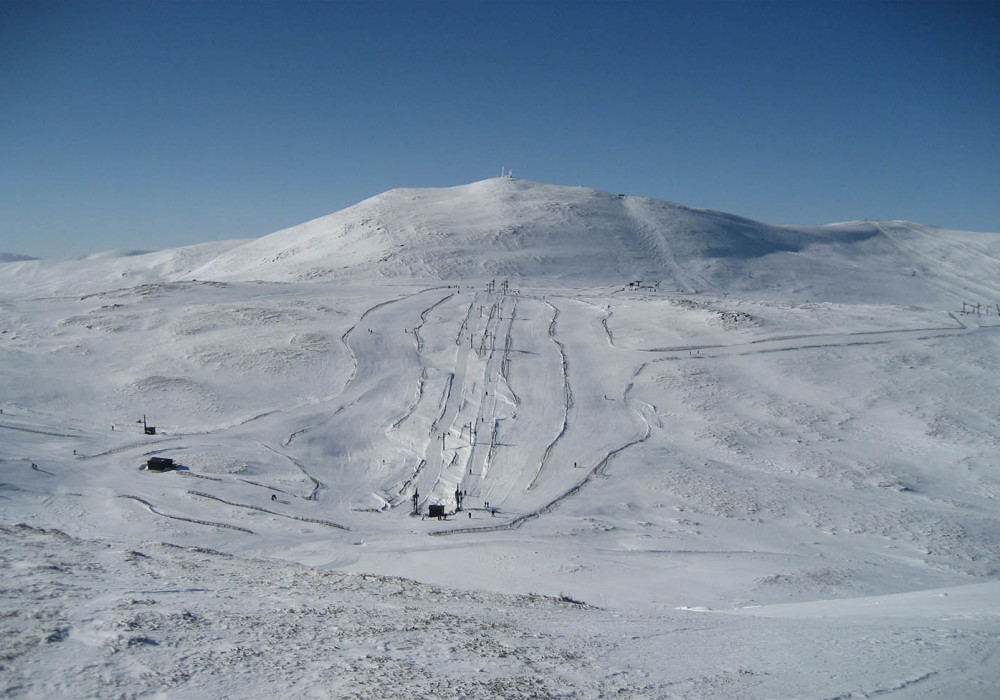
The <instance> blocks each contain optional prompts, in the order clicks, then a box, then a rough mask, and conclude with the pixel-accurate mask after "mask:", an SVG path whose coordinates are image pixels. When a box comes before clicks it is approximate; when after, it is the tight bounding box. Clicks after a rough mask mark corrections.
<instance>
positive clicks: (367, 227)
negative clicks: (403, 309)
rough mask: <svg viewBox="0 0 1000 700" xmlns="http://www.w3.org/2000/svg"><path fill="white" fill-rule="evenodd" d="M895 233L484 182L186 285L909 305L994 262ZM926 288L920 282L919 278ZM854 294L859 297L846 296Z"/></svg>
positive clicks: (996, 250) (316, 228) (306, 230)
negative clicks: (514, 287)
mask: <svg viewBox="0 0 1000 700" xmlns="http://www.w3.org/2000/svg"><path fill="white" fill-rule="evenodd" d="M971 240H972V238H970V236H969V235H968V234H963V233H960V232H955V231H943V230H940V229H936V228H933V227H929V226H923V225H920V224H911V223H908V222H898V221H897V222H891V223H876V222H853V223H843V224H835V225H829V226H819V227H802V226H774V225H769V224H763V223H759V222H756V221H752V220H750V219H745V218H741V217H738V216H733V215H730V214H724V213H720V212H715V211H708V210H701V209H693V208H690V207H685V206H681V205H678V204H671V203H669V202H664V201H660V200H655V199H648V198H642V197H631V196H625V195H616V194H611V193H608V192H602V191H599V190H593V189H588V188H584V187H565V186H558V185H548V184H541V183H537V182H531V181H527V180H516V179H513V178H493V179H489V180H483V181H481V182H475V183H472V184H469V185H462V186H458V187H449V188H437V189H397V190H392V191H389V192H386V193H384V194H381V195H378V196H376V197H372V198H371V199H368V200H366V201H364V202H361V203H359V204H357V205H355V206H352V207H349V208H347V209H344V210H342V211H339V212H336V213H334V214H330V215H328V216H324V217H321V218H319V219H315V220H313V221H309V222H307V223H304V224H301V225H299V226H294V227H292V228H289V229H285V230H282V231H278V232H276V233H273V234H271V235H268V236H265V237H263V238H260V239H257V240H253V241H250V242H248V243H245V244H244V245H241V246H237V247H234V248H232V249H230V250H228V251H226V252H224V253H222V254H221V255H219V256H218V257H217V258H215V259H214V260H212V261H210V262H208V263H206V264H205V265H204V266H202V267H200V268H198V269H196V270H194V271H193V272H192V276H194V277H196V278H198V279H225V280H252V279H256V280H269V281H304V280H312V279H341V278H350V277H357V276H359V275H367V274H369V273H375V274H376V275H378V276H380V277H383V278H389V279H396V278H416V279H431V280H463V279H466V280H472V279H489V278H491V277H504V278H512V279H521V280H538V279H545V280H550V281H551V280H560V281H563V282H571V283H588V284H593V283H610V284H620V283H623V282H627V281H636V280H641V281H644V282H648V283H655V282H659V283H660V284H661V285H664V286H665V287H666V288H668V289H672V290H679V291H689V292H690V291H715V292H749V293H756V294H768V292H769V290H770V291H778V292H779V293H780V294H782V295H787V294H789V293H791V294H794V295H795V296H797V297H805V298H813V299H818V298H823V299H826V300H831V297H832V298H833V300H856V299H858V298H865V299H868V300H871V295H872V292H873V287H877V288H878V289H879V293H878V295H877V296H878V298H879V299H880V300H882V301H887V302H912V301H913V300H914V299H919V298H926V297H928V296H931V297H935V298H936V297H937V296H938V295H939V294H940V293H941V292H949V291H950V292H952V293H958V292H959V291H960V289H961V287H962V285H954V284H952V283H951V281H950V280H948V279H945V280H943V282H942V280H940V279H937V278H939V277H940V276H941V274H942V273H941V270H939V269H936V268H937V265H936V263H938V262H943V263H946V264H947V265H948V266H950V267H956V268H964V267H967V265H966V262H967V260H966V258H967V257H968V256H970V255H976V254H978V253H983V254H987V255H990V256H994V257H1000V236H990V237H987V236H983V235H977V236H975V241H976V245H978V246H982V247H985V248H987V249H986V250H971V249H970V248H969V246H970V245H971ZM927 275H929V276H931V277H933V278H935V281H933V282H928V281H927V280H926V279H924V277H925V276H927ZM858 290H863V291H862V293H861V294H860V295H859V294H858V293H857V291H858Z"/></svg>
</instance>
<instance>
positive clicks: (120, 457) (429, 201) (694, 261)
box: [0, 178, 1000, 698]
mask: <svg viewBox="0 0 1000 700" xmlns="http://www.w3.org/2000/svg"><path fill="white" fill-rule="evenodd" d="M998 261H1000V235H998V234H986V233H983V234H977V233H964V232H957V231H947V230H941V229H935V228H933V227H928V226H923V225H920V224H913V223H907V222H856V223H848V224H836V225H830V226H822V227H792V226H771V225H767V224H762V223H757V222H753V221H749V220H746V219H742V218H739V217H734V216H730V215H726V214H721V213H717V212H709V211H702V210H696V209H690V208H687V207H683V206H680V205H675V204H668V203H665V202H659V201H655V200H649V199H643V198H637V197H629V196H620V195H617V194H609V193H603V192H598V191H595V190H589V189H585V188H568V187H559V186H554V185H545V184H539V183H532V182H527V181H521V180H514V179H511V178H499V179H494V180H487V181H483V182H478V183H473V184H470V185H466V186H461V187H453V188H445V189H419V190H417V189H409V190H394V191H391V192H388V193H385V194H383V195H380V196H378V197H374V198H372V199H370V200H367V201H365V202H362V203H360V204H358V205H356V206H355V207H351V208H349V209H345V210H344V211H341V212H337V213H335V214H331V215H330V216H327V217H323V218H321V219H317V220H315V221H312V222H308V223H306V224H303V225H301V226H297V227H293V228H291V229H287V230H284V231H279V232H277V233H274V234H271V235H270V236H266V237H264V238H261V239H258V240H252V241H228V242H221V243H210V244H204V245H201V246H192V247H188V248H181V249H176V250H165V251H158V252H152V253H141V254H131V253H121V252H113V253H104V254H98V255H94V256H89V257H87V258H84V259H82V260H72V261H58V260H27V261H9V262H5V263H4V264H2V265H0V410H2V413H0V470H2V473H3V479H2V480H0V583H2V585H3V587H4V589H5V591H6V592H7V594H6V595H5V597H4V600H3V602H2V603H0V638H2V639H4V640H5V642H4V647H3V654H2V657H0V668H2V674H0V681H2V685H0V688H2V692H3V694H4V695H7V696H10V697H47V696H52V695H57V694H58V695H61V696H68V697H93V696H102V695H115V696H125V697H140V696H142V697H144V696H149V695H154V694H159V695H163V696H167V697H178V698H180V697H183V698H202V697H204V698H209V697H211V698H216V697H228V696H236V695H239V696H240V697H247V698H264V697H274V696H277V695H280V696H284V697H312V696H315V695H321V696H328V697H364V698H368V697H379V698H385V697H410V696H413V695H418V696H422V695H427V696H429V695H432V694H433V695H449V696H455V697H467V698H479V697H482V698H487V697H489V698H496V697H501V698H506V697H511V698H514V697H533V698H535V697H537V698H547V697H562V698H565V697H574V698H600V697H611V696H614V697H656V698H666V697H699V698H700V697H732V698H743V697H852V696H857V697H864V696H870V695H876V694H892V695H895V696H897V697H901V698H905V697H940V696H941V695H943V694H945V693H948V694H951V695H955V694H958V695H959V696H961V697H963V698H987V697H995V696H996V695H997V693H998V692H1000V657H998V655H997V653H996V638H997V635H998V634H1000V603H998V601H1000V588H998V587H1000V582H998V580H997V579H998V573H997V572H998V568H997V561H998V559H1000V516H998V514H997V513H998V511H997V508H996V505H997V500H998V499H1000V475H998V473H997V467H996V454H997V450H998V447H1000V438H998V437H997V434H996V416H997V414H998V410H1000V399H998V398H997V397H998V396H1000V392H998V391H997V389H998V388H1000V385H998V380H997V378H996V370H995V358H996V357H997V353H998V351H1000V333H998V332H997V331H998V329H1000V306H997V305H998V304H1000V275H998V274H997V270H998V269H1000V268H998ZM144 417H145V419H146V425H149V426H155V430H151V431H150V432H148V433H147V432H146V431H145V430H144V423H143V419H144ZM151 457H165V458H169V459H172V460H174V463H175V465H176V466H177V468H176V469H174V470H170V471H167V472H164V473H156V472H152V471H149V470H147V469H145V468H143V467H144V466H145V464H146V462H147V460H149V459H150V458H151ZM431 506H440V507H441V508H443V509H444V511H445V513H446V514H447V518H445V519H443V520H438V519H437V518H428V517H427V516H428V514H429V509H430V507H431ZM414 508H416V510H417V511H418V512H417V514H414V513H413V511H414Z"/></svg>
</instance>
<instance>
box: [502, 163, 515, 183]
mask: <svg viewBox="0 0 1000 700" xmlns="http://www.w3.org/2000/svg"><path fill="white" fill-rule="evenodd" d="M500 177H506V178H508V179H510V180H513V179H514V171H513V170H507V169H506V168H504V167H503V166H502V165H501V166H500Z"/></svg>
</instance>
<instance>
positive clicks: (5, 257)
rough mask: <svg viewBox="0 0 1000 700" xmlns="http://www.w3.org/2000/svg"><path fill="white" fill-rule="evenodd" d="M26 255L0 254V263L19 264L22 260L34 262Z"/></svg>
mask: <svg viewBox="0 0 1000 700" xmlns="http://www.w3.org/2000/svg"><path fill="white" fill-rule="evenodd" d="M34 259H35V258H32V257H31V256H28V255H18V254H17V253H0V263H7V262H20V261H22V260H34Z"/></svg>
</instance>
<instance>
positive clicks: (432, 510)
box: [427, 504, 445, 520]
mask: <svg viewBox="0 0 1000 700" xmlns="http://www.w3.org/2000/svg"><path fill="white" fill-rule="evenodd" d="M427 515H429V516H430V517H432V518H437V519H438V520H440V519H441V518H443V517H445V514H444V506H443V505H441V504H433V505H429V506H427Z"/></svg>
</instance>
